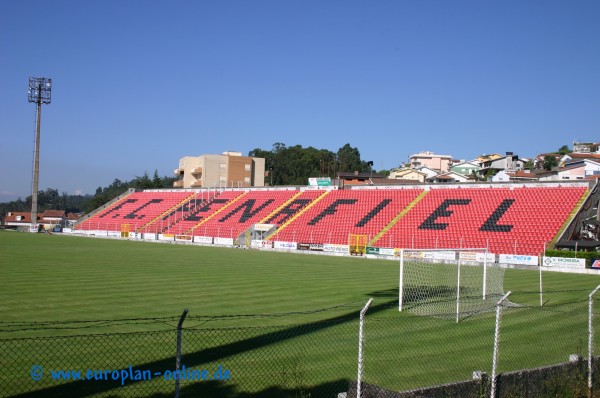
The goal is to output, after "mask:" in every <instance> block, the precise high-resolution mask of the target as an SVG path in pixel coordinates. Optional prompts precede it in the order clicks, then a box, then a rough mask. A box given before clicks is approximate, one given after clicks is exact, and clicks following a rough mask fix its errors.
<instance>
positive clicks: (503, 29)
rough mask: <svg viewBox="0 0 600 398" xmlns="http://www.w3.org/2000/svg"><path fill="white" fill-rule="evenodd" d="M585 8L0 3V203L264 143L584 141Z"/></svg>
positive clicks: (331, 2) (380, 147) (585, 4)
mask: <svg viewBox="0 0 600 398" xmlns="http://www.w3.org/2000/svg"><path fill="white" fill-rule="evenodd" d="M599 21H600V1H597V0H593V1H585V0H577V1H567V0H565V1H552V0H543V1H527V0H518V1H517V0H503V1H480V0H477V1H462V0H456V1H441V0H440V1H430V0H411V1H404V0H393V1H388V0H376V1H366V0H362V1H354V0H343V1H337V0H318V1H317V0H303V1H296V0H289V1H288V0H243V1H242V0H239V1H227V0H224V1H217V0H213V1H201V0H198V1H178V0H175V1H166V0H165V1H134V0H131V1H113V0H103V1H60V0H57V1H32V0H19V1H9V0H0V136H1V137H2V141H1V144H0V148H1V149H0V162H1V163H0V201H7V200H11V199H15V198H16V197H19V196H20V197H22V198H25V197H26V196H28V195H30V194H31V181H32V178H31V170H32V158H33V156H32V153H33V136H34V128H35V125H34V119H35V105H34V104H30V103H28V102H27V84H28V78H29V77H30V76H41V77H49V78H52V79H53V83H54V85H53V91H52V103H51V104H50V105H46V106H43V110H42V143H41V173H40V189H46V188H56V189H58V190H59V191H60V192H67V193H71V194H72V193H76V192H79V193H94V191H95V189H96V188H97V187H98V186H106V185H109V184H110V183H111V182H112V181H113V179H115V178H119V179H121V180H129V179H131V178H133V177H134V176H140V175H143V174H144V172H148V174H150V175H152V173H153V172H154V170H155V169H157V170H158V172H159V174H160V175H161V176H162V175H171V174H172V172H173V170H174V169H175V168H177V166H178V160H179V158H180V157H182V156H187V155H192V156H198V155H201V154H205V153H221V152H223V151H240V152H243V153H244V154H247V153H248V152H249V151H250V150H252V149H254V148H262V149H271V147H272V145H273V144H274V143H275V142H283V143H285V144H286V145H288V146H292V145H297V144H299V145H302V146H304V147H307V146H313V147H316V148H325V149H329V150H332V151H337V149H338V148H340V147H341V146H343V145H344V144H345V143H350V144H351V145H352V146H355V147H358V148H359V150H360V153H361V156H362V158H363V159H364V160H373V161H374V163H375V165H374V167H375V169H384V168H385V169H389V168H392V167H395V166H398V165H399V164H400V163H401V162H403V161H405V160H406V159H407V158H408V156H409V155H410V154H412V153H416V152H419V151H421V150H430V151H434V152H438V153H442V154H449V155H452V156H453V157H455V158H457V159H472V158H474V157H476V156H478V155H480V154H483V153H491V152H504V151H513V152H515V153H516V154H519V155H520V156H522V157H530V156H533V155H535V154H536V153H540V152H545V151H552V150H556V149H557V148H558V147H560V146H561V145H563V144H568V145H571V143H572V142H573V140H592V141H600V22H599Z"/></svg>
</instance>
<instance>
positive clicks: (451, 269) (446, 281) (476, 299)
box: [398, 249, 504, 322]
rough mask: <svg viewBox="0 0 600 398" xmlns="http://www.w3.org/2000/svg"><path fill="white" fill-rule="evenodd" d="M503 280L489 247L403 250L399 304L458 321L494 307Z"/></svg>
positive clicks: (502, 273) (420, 313) (501, 294)
mask: <svg viewBox="0 0 600 398" xmlns="http://www.w3.org/2000/svg"><path fill="white" fill-rule="evenodd" d="M503 281H504V268H502V267H499V266H498V265H495V263H494V255H493V254H489V253H488V251H487V249H419V250H416V249H415V250H413V249H410V250H409V249H402V250H400V285H399V286H400V288H399V298H398V307H399V310H400V311H405V310H406V311H409V312H411V313H414V314H417V315H426V316H434V317H441V318H453V319H455V320H456V322H458V321H459V320H460V319H463V318H466V317H470V316H473V315H475V314H477V313H481V312H487V311H491V310H494V309H495V306H496V302H497V301H498V300H499V299H500V298H501V297H502V296H504V287H503Z"/></svg>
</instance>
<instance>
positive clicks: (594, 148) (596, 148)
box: [573, 142, 600, 154]
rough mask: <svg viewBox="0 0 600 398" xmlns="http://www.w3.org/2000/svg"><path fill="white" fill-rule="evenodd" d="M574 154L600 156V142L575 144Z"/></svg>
mask: <svg viewBox="0 0 600 398" xmlns="http://www.w3.org/2000/svg"><path fill="white" fill-rule="evenodd" d="M573 152H574V153H598V154H600V142H573Z"/></svg>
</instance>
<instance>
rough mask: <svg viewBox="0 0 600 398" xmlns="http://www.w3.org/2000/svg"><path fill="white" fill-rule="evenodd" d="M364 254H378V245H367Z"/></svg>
mask: <svg viewBox="0 0 600 398" xmlns="http://www.w3.org/2000/svg"><path fill="white" fill-rule="evenodd" d="M365 253H366V254H375V255H377V254H379V248H378V247H372V246H367V248H366V250H365Z"/></svg>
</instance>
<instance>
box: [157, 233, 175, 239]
mask: <svg viewBox="0 0 600 398" xmlns="http://www.w3.org/2000/svg"><path fill="white" fill-rule="evenodd" d="M158 240H175V235H173V234H158Z"/></svg>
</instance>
